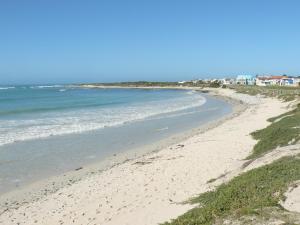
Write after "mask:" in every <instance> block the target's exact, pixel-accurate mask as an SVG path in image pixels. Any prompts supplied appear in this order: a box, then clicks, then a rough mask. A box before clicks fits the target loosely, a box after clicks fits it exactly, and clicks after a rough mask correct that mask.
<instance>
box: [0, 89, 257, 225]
mask: <svg viewBox="0 0 300 225" xmlns="http://www.w3.org/2000/svg"><path fill="white" fill-rule="evenodd" d="M151 88H152V87H151ZM189 89H190V88H189ZM194 90H195V89H194ZM205 90H207V89H205ZM217 91H222V90H217ZM210 94H214V95H216V94H217V95H218V93H214V92H212V93H210ZM231 95H232V93H231ZM233 95H235V94H233ZM232 97H233V96H231V97H230V95H229V96H227V97H226V98H227V101H228V98H229V99H230V98H232ZM253 98H254V97H253ZM230 101H234V102H235V103H236V104H237V105H239V106H240V107H241V106H243V107H242V108H244V109H243V110H242V109H240V111H239V113H236V112H235V111H233V112H232V113H231V114H230V115H229V116H228V117H230V118H223V121H219V123H218V122H216V124H210V127H207V128H203V130H202V131H201V132H198V133H195V134H193V135H191V136H189V137H186V138H185V139H184V140H179V142H178V141H177V144H174V143H173V144H172V145H170V146H169V147H162V148H163V149H162V150H157V151H154V152H150V153H147V154H145V155H142V156H140V157H138V158H134V159H128V160H125V161H124V162H123V163H117V164H115V165H113V166H112V167H110V168H109V169H107V170H104V171H101V172H100V173H99V174H98V173H96V174H93V175H92V176H90V177H87V178H85V179H83V180H79V181H76V182H74V183H72V184H69V185H67V187H63V188H61V189H58V190H57V191H56V192H59V191H64V190H65V189H68V188H70V189H72V187H73V188H74V186H78V185H79V186H80V184H83V183H86V182H88V180H93V179H95V177H97V176H100V177H103V175H105V174H106V173H109V172H113V170H114V169H118V167H124V166H125V167H126V166H129V167H130V166H133V165H134V166H136V165H137V166H139V165H141V166H144V165H145V166H147V165H148V164H150V165H151V164H152V161H153V160H152V161H151V160H150V161H151V162H148V161H147V160H146V161H145V159H148V160H149V158H150V159H151V158H153V157H154V159H155V157H156V156H155V155H161V154H164V152H163V151H170V149H171V148H175V149H176V150H177V149H182V148H187V147H188V144H181V145H179V143H180V142H183V143H186V142H187V143H189V142H190V141H191V140H193V139H197V138H199V136H201V135H202V136H205V135H206V134H207V133H208V132H209V131H212V130H218V129H219V128H220V126H222V125H224V123H228V122H230V121H232V120H234V119H235V118H237V117H240V116H241V115H243V114H244V113H245V111H248V110H249V108H251V110H254V109H255V108H256V107H257V105H258V103H257V104H253V105H251V101H250V103H247V104H245V103H243V104H241V102H240V101H241V100H238V99H236V100H232V99H231V100H230ZM238 103H240V104H238ZM221 120H222V119H221ZM204 126H205V125H204ZM252 144H253V142H252ZM182 145H183V146H182ZM218 157H219V156H218ZM170 160H172V159H170ZM239 161H240V160H239ZM119 169H120V168H119ZM215 177H216V176H215ZM211 178H212V177H211ZM56 192H54V193H53V194H51V193H50V194H49V195H48V194H47V195H45V196H43V198H41V200H42V199H44V198H46V199H47V198H49V197H50V198H51V196H52V195H56V194H57V193H56ZM198 192H199V190H198ZM198 192H197V193H198ZM51 199H52V198H51ZM52 200H53V199H52ZM182 200H184V199H182ZM185 200H186V199H185ZM36 201H37V202H39V198H37V199H36ZM172 202H174V200H172ZM26 204H27V203H26ZM29 204H32V205H34V202H33V203H29ZM172 204H173V203H172ZM22 207H23V206H22V204H21V205H20V206H18V208H22ZM178 208H181V207H178ZM189 208H190V206H182V208H181V209H180V210H179V209H178V210H179V211H177V209H176V210H175V209H174V210H173V211H172V212H169V214H170V213H171V214H172V215H169V214H168V213H167V215H169V216H168V217H167V218H161V216H160V217H159V218H160V220H159V221H160V222H164V221H165V220H166V219H168V218H172V217H174V216H175V215H174V213H175V214H176V215H179V214H181V213H183V212H184V211H186V210H187V209H189ZM14 210H16V211H18V210H19V209H14ZM154 214H155V213H154ZM82 219H84V218H82ZM153 219H154V218H152V220H151V222H154V221H153ZM154 220H155V219H154ZM0 221H1V216H0ZM105 221H106V222H108V221H107V220H105ZM109 221H111V224H118V223H117V221H116V220H115V219H114V222H113V221H112V218H110V220H109ZM42 224H44V223H42ZM50 224H52V223H50ZM53 224H54V223H53ZM129 224H130V223H129ZM145 224H151V223H145Z"/></svg>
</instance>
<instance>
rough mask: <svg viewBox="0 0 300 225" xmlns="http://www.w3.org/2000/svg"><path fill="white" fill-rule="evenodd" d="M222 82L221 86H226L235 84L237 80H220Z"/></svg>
mask: <svg viewBox="0 0 300 225" xmlns="http://www.w3.org/2000/svg"><path fill="white" fill-rule="evenodd" d="M219 81H220V82H221V84H224V85H230V84H235V79H232V78H223V79H220V80H219Z"/></svg>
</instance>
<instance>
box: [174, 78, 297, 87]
mask: <svg viewBox="0 0 300 225" xmlns="http://www.w3.org/2000/svg"><path fill="white" fill-rule="evenodd" d="M188 83H189V84H191V83H192V84H194V85H198V84H211V83H217V84H221V85H233V84H239V85H257V86H271V85H276V86H292V87H300V76H297V77H295V76H287V75H280V76H275V75H257V76H253V75H238V76H237V77H236V78H223V79H196V80H191V81H179V82H178V84H179V85H186V84H188Z"/></svg>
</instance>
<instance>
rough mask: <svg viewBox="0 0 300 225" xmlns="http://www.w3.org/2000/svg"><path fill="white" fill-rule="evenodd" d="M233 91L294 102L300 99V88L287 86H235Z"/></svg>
mask: <svg viewBox="0 0 300 225" xmlns="http://www.w3.org/2000/svg"><path fill="white" fill-rule="evenodd" d="M231 88H232V89H235V90H236V91H237V92H239V93H244V94H249V95H258V94H260V95H264V96H267V97H278V98H279V99H282V100H284V101H292V100H295V99H297V98H299V97H300V88H299V87H287V86H266V87H260V86H249V85H248V86H247V85H233V86H231Z"/></svg>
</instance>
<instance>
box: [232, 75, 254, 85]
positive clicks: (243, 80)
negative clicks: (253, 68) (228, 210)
mask: <svg viewBox="0 0 300 225" xmlns="http://www.w3.org/2000/svg"><path fill="white" fill-rule="evenodd" d="M236 84H240V85H255V77H254V76H252V75H238V76H237V78H236Z"/></svg>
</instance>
